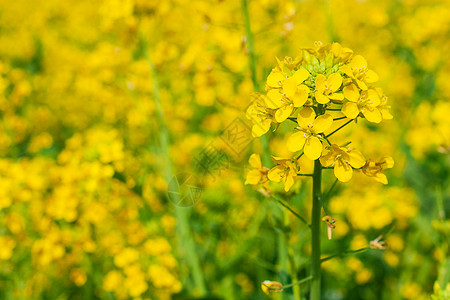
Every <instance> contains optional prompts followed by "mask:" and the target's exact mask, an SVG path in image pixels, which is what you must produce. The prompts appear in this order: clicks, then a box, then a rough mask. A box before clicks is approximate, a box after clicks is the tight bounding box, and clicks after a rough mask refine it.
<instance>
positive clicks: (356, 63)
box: [342, 55, 378, 90]
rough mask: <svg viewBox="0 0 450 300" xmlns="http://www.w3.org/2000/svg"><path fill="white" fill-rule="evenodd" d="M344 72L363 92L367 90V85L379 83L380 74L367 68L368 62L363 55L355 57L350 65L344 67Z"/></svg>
mask: <svg viewBox="0 0 450 300" xmlns="http://www.w3.org/2000/svg"><path fill="white" fill-rule="evenodd" d="M342 71H343V72H344V73H345V74H346V75H347V76H348V77H350V78H351V79H353V81H355V82H356V84H357V85H358V87H359V88H360V89H362V90H367V84H366V83H373V82H377V81H378V74H377V73H375V72H374V71H372V70H369V68H368V67H367V61H366V59H365V58H364V57H362V56H361V55H355V56H354V57H353V58H352V60H351V62H350V64H349V65H344V66H342Z"/></svg>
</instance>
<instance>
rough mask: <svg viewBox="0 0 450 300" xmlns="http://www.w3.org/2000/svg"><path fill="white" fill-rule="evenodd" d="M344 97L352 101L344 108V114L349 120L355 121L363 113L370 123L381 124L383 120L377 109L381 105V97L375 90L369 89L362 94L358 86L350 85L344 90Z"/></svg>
mask: <svg viewBox="0 0 450 300" xmlns="http://www.w3.org/2000/svg"><path fill="white" fill-rule="evenodd" d="M344 96H345V98H346V99H348V100H349V101H350V102H347V103H345V104H344V106H343V107H342V113H343V114H344V115H345V116H346V117H347V118H350V119H355V118H356V117H357V116H358V115H359V113H362V114H363V115H364V117H365V118H366V119H367V121H369V122H373V123H380V122H381V120H382V119H383V117H382V115H381V112H380V110H379V109H378V107H377V106H379V105H380V103H381V101H380V97H379V96H378V93H377V92H376V91H375V90H373V89H369V90H366V91H362V92H361V94H360V93H359V91H358V88H357V87H356V85H354V84H350V85H348V86H346V87H345V88H344Z"/></svg>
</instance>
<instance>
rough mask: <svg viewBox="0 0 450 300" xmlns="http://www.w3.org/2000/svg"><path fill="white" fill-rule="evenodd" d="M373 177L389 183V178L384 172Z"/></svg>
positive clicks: (383, 182)
mask: <svg viewBox="0 0 450 300" xmlns="http://www.w3.org/2000/svg"><path fill="white" fill-rule="evenodd" d="M373 179H375V180H376V181H378V182H380V183H382V184H388V180H387V177H386V175H384V174H383V173H377V174H376V175H375V176H374V177H373Z"/></svg>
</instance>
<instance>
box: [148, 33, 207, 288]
mask: <svg viewBox="0 0 450 300" xmlns="http://www.w3.org/2000/svg"><path fill="white" fill-rule="evenodd" d="M142 41H143V42H142V45H143V47H144V52H145V55H146V59H147V63H148V66H149V68H150V72H151V76H152V77H151V80H152V82H153V98H154V100H155V105H156V111H157V114H158V121H159V125H160V142H161V149H162V153H163V154H164V158H165V164H164V165H163V172H164V177H165V179H166V181H167V182H169V181H170V180H171V179H172V178H173V177H174V176H175V174H174V171H173V164H172V160H171V159H170V155H169V132H168V130H167V127H166V123H165V119H164V113H163V110H162V106H161V100H160V97H159V84H158V76H157V72H156V69H155V67H154V65H153V63H152V61H151V59H150V57H149V54H148V49H147V44H146V42H145V40H144V39H142ZM175 217H176V219H177V223H178V224H177V225H178V226H177V232H178V235H179V240H180V241H181V242H182V244H183V247H184V250H185V253H184V255H185V257H186V261H187V264H188V266H189V271H190V272H191V273H192V277H193V281H194V288H195V289H196V292H198V293H199V294H200V295H202V296H203V295H205V294H206V285H205V280H204V277H203V274H202V271H201V268H200V262H199V259H198V256H197V251H196V249H195V243H194V239H193V238H192V236H191V233H190V231H189V210H188V209H186V208H183V207H178V206H175Z"/></svg>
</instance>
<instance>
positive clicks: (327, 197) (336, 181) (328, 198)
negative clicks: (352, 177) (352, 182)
mask: <svg viewBox="0 0 450 300" xmlns="http://www.w3.org/2000/svg"><path fill="white" fill-rule="evenodd" d="M337 183H338V179H337V178H336V179H335V180H334V182H333V184H332V185H331V187H330V188H329V189H328V192H327V193H326V194H325V200H326V201H329V200H330V195H331V192H332V191H333V190H334V188H335V187H336V184H337Z"/></svg>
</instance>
